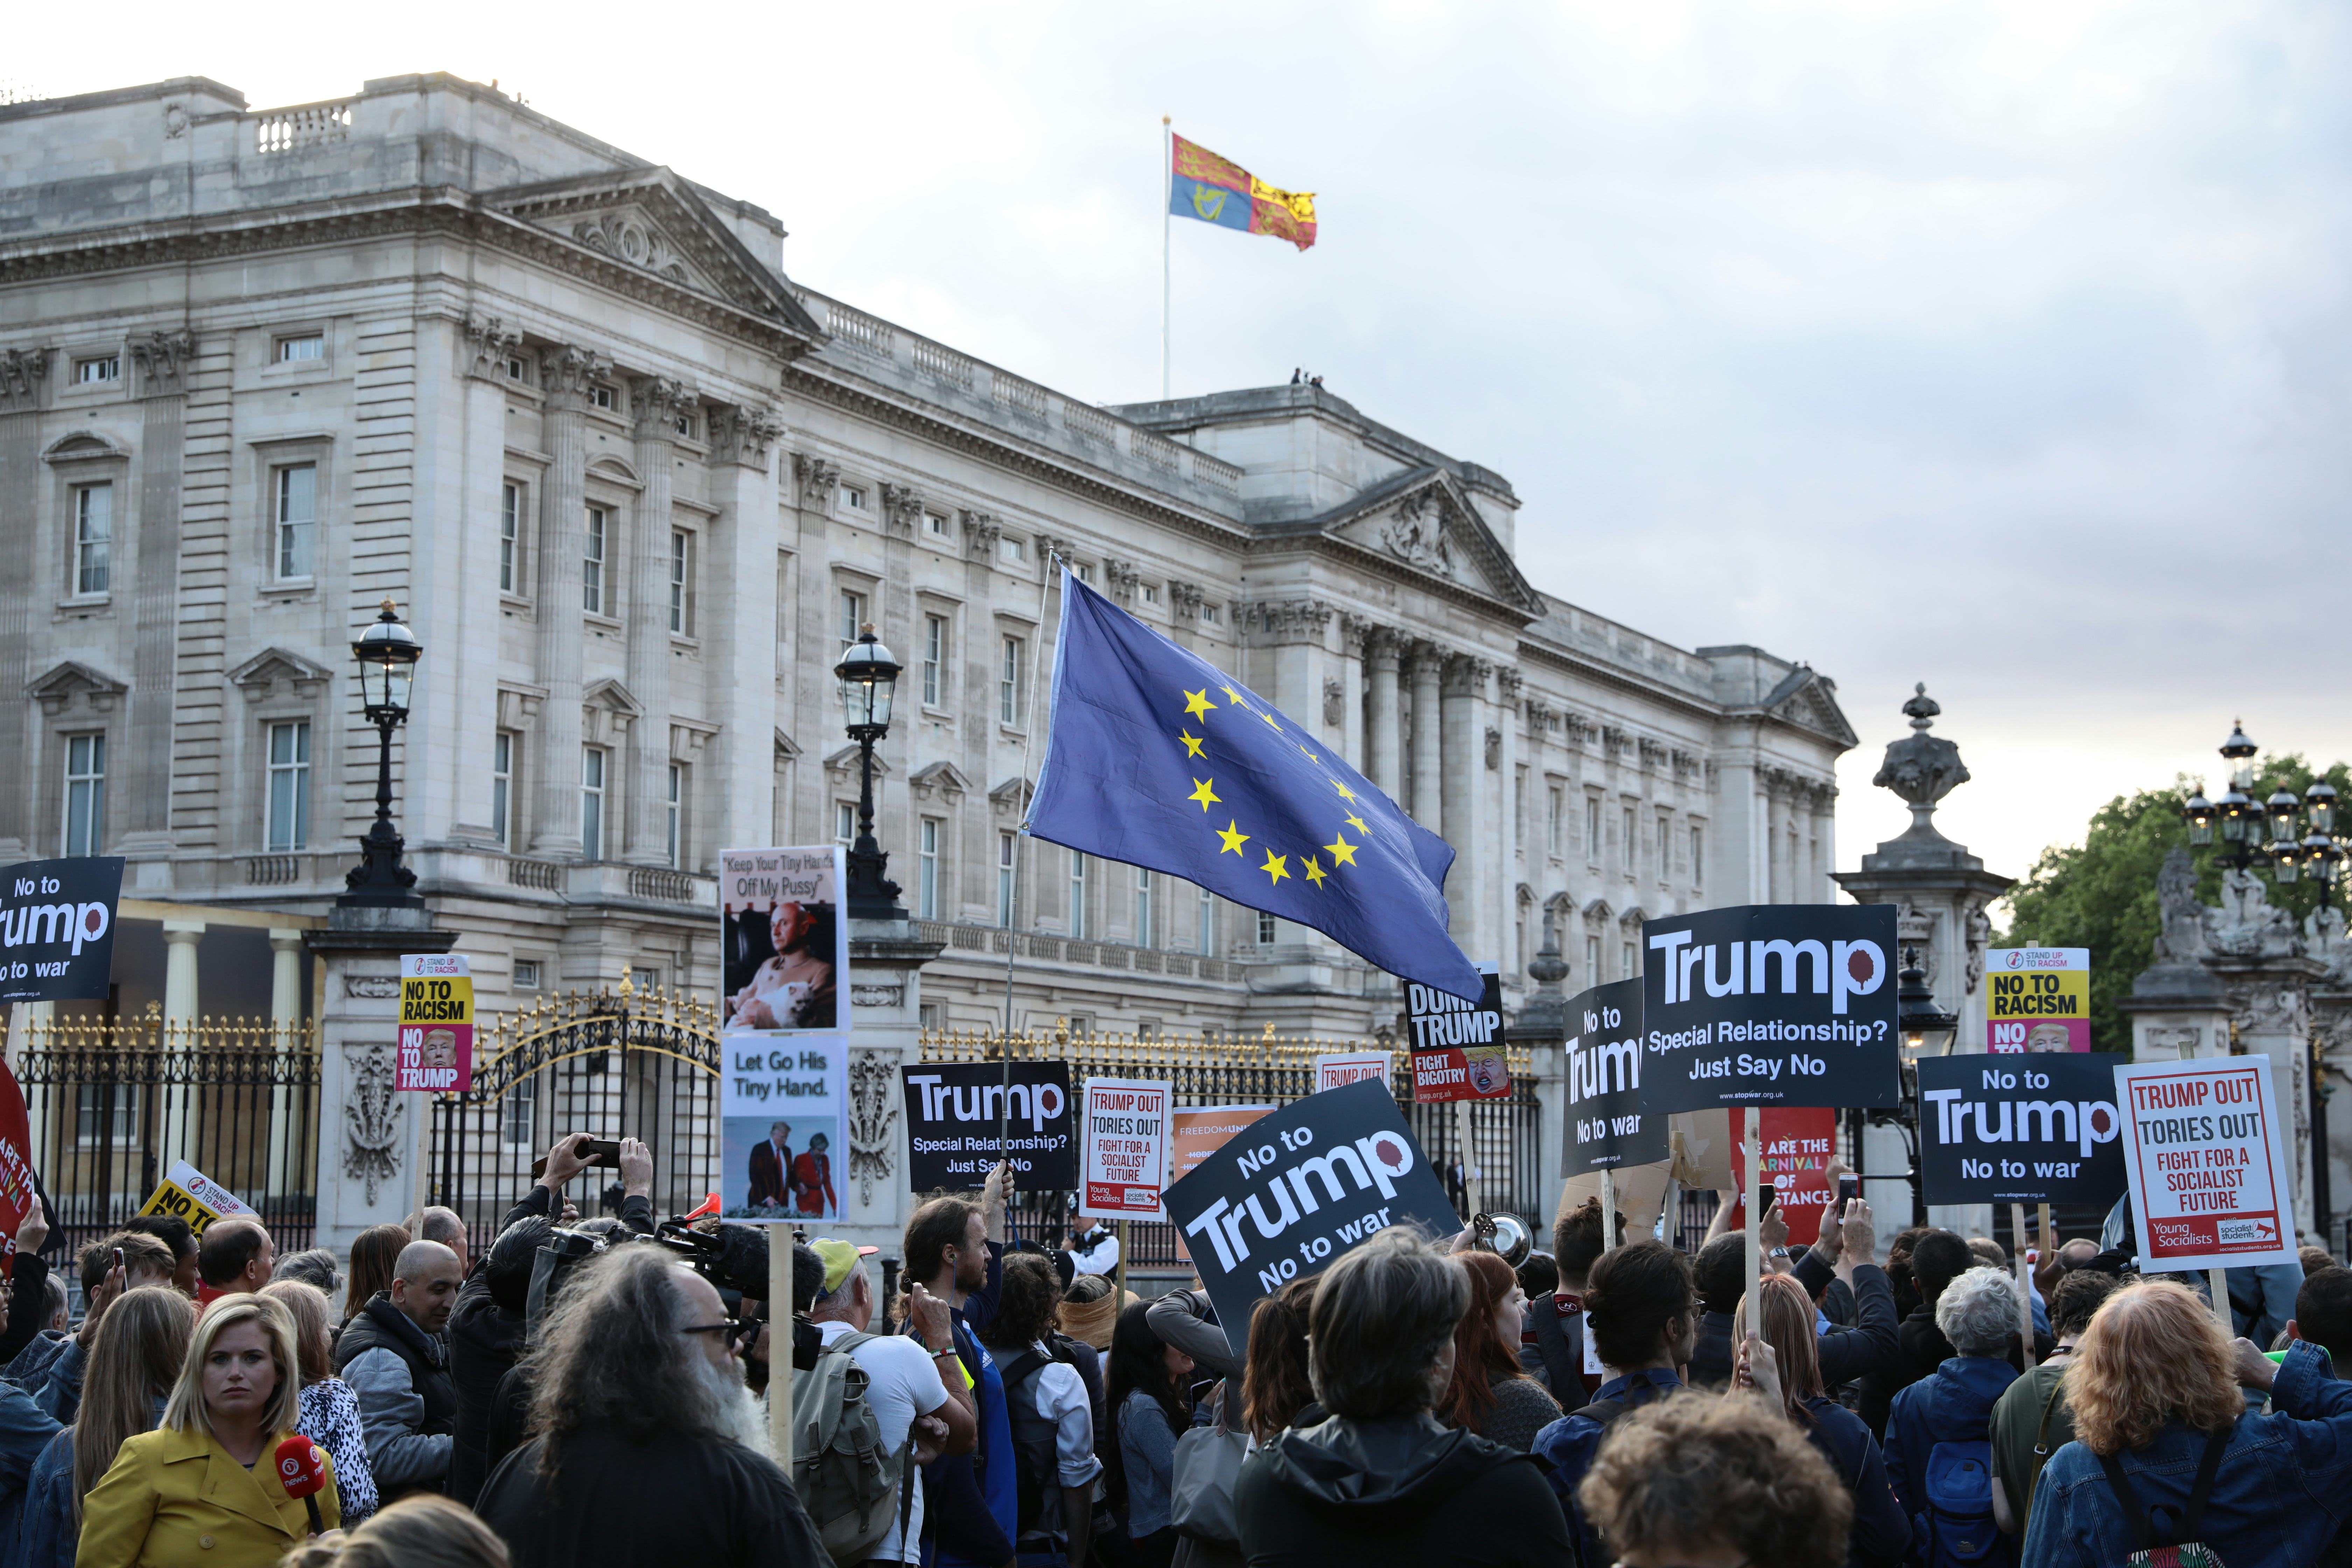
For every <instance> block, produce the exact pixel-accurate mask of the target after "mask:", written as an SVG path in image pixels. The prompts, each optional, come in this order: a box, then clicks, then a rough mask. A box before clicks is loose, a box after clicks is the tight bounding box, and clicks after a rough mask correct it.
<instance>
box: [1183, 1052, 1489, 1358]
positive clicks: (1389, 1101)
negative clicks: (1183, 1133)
mask: <svg viewBox="0 0 2352 1568" xmlns="http://www.w3.org/2000/svg"><path fill="white" fill-rule="evenodd" d="M1166 1202H1167V1207H1168V1217H1169V1219H1170V1220H1171V1222H1173V1223H1174V1225H1175V1226H1176V1233H1177V1235H1179V1236H1181V1237H1183V1239H1184V1242H1185V1244H1186V1247H1187V1249H1188V1250H1190V1251H1191V1253H1192V1267H1193V1268H1196V1269H1198V1270H1199V1271H1200V1275H1201V1282H1202V1284H1203V1285H1205V1286H1207V1287H1208V1291H1209V1300H1211V1301H1212V1302H1213V1303H1215V1305H1216V1309H1217V1321H1218V1322H1219V1323H1220V1324H1221V1325H1223V1329H1224V1331H1225V1338H1226V1340H1227V1341H1228V1342H1231V1344H1232V1345H1233V1347H1234V1354H1235V1355H1241V1354H1244V1353H1245V1352H1246V1350H1247V1345H1248V1337H1249V1321H1250V1310H1251V1309H1252V1308H1253V1307H1255V1305H1256V1304H1257V1300H1258V1298H1260V1297H1261V1296H1268V1295H1271V1294H1273V1293H1274V1292H1275V1291H1276V1290H1278V1289H1282V1287H1283V1286H1285V1285H1286V1284H1288V1283H1289V1282H1290V1281H1291V1280H1293V1279H1299V1278H1301V1277H1303V1276H1305V1275H1309V1274H1317V1273H1320V1272H1321V1271H1322V1270H1323V1269H1325V1268H1329V1267H1330V1264H1331V1260H1332V1259H1333V1258H1338V1257H1339V1256H1341V1255H1342V1254H1344V1253H1346V1252H1347V1251H1349V1249H1350V1248H1352V1247H1360V1246H1361V1245H1362V1244H1363V1243H1364V1242H1366V1241H1368V1240H1370V1238H1371V1237H1374V1236H1376V1235H1378V1234H1379V1233H1380V1232H1381V1230H1383V1229H1385V1228H1386V1227H1388V1226H1392V1225H1406V1224H1418V1225H1421V1226H1423V1227H1424V1228H1426V1229H1428V1230H1430V1231H1432V1232H1433V1233H1438V1234H1445V1235H1451V1234H1452V1233H1453V1232H1454V1231H1455V1230H1458V1229H1459V1228H1460V1227H1461V1224H1462V1222H1461V1220H1460V1218H1459V1217H1458V1216H1456V1215H1455V1214H1454V1205H1453V1204H1452V1202H1451V1201H1449V1200H1448V1199H1447V1197H1446V1195H1445V1188H1444V1184H1442V1183H1440V1182H1439V1181H1438V1179H1437V1177H1436V1175H1435V1174H1434V1173H1433V1172H1432V1171H1431V1170H1430V1168H1429V1162H1428V1161H1427V1160H1425V1159H1423V1157H1422V1152H1421V1146H1420V1145H1419V1144H1417V1143H1415V1142H1413V1141H1412V1133H1411V1132H1409V1131H1406V1130H1405V1124H1404V1115H1403V1113H1402V1111H1400V1110H1398V1109H1397V1102H1396V1097H1395V1096H1394V1095H1392V1094H1391V1093H1390V1092H1389V1090H1388V1086H1387V1085H1385V1084H1379V1083H1370V1082H1365V1083H1351V1084H1349V1085H1348V1086H1346V1087H1345V1088H1343V1089H1326V1090H1324V1091H1323V1092H1322V1093H1321V1094H1310V1095H1308V1096H1307V1098H1306V1099H1304V1100H1293V1101H1292V1102H1291V1103H1290V1104H1288V1105H1286V1106H1284V1107H1283V1108H1282V1109H1281V1110H1277V1111H1276V1112H1275V1113H1274V1114H1273V1115H1271V1116H1266V1117H1263V1118H1261V1119H1259V1120H1258V1121H1255V1122H1253V1123H1251V1124H1250V1126H1249V1127H1248V1128H1247V1129H1246V1130H1244V1131H1242V1132H1241V1133H1239V1134H1238V1135H1237V1136H1235V1137H1234V1138H1233V1139H1231V1140H1230V1141H1228V1142H1226V1143H1225V1144H1224V1145H1223V1147H1221V1148H1219V1149H1218V1150H1217V1151H1216V1152H1214V1153H1213V1154H1211V1155H1209V1156H1208V1157H1207V1158H1206V1159H1204V1160H1202V1162H1201V1163H1200V1164H1199V1165H1197V1166H1195V1167H1194V1168H1193V1170H1192V1174H1190V1175H1188V1176H1186V1177H1184V1178H1183V1179H1182V1180H1181V1181H1179V1182H1177V1183H1176V1184H1175V1185H1173V1186H1171V1187H1170V1188H1169V1189H1168V1193H1167V1198H1166Z"/></svg>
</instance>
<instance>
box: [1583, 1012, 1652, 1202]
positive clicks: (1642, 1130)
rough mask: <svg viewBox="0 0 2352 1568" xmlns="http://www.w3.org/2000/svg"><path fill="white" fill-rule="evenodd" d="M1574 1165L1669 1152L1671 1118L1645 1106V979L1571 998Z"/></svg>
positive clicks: (1594, 1166) (1586, 1167)
mask: <svg viewBox="0 0 2352 1568" xmlns="http://www.w3.org/2000/svg"><path fill="white" fill-rule="evenodd" d="M1568 1026H1569V1027H1570V1028H1571V1029H1573V1030H1575V1031H1576V1033H1575V1034H1574V1035H1572V1036H1570V1038H1569V1042H1568V1169H1567V1172H1566V1174H1569V1175H1571V1176H1572V1175H1574V1174H1576V1173H1578V1172H1580V1171H1598V1170H1602V1169H1608V1168H1613V1167H1616V1166H1620V1165H1646V1164H1649V1163H1652V1162H1653V1161H1656V1160H1663V1159H1664V1158H1666V1156H1667V1152H1668V1150H1667V1144H1666V1119H1665V1118H1664V1116H1653V1115H1645V1114H1644V1113H1643V1110H1642V983H1641V981H1639V980H1638V979H1636V980H1612V981H1611V982H1610V983H1609V984H1606V985H1595V986H1593V987H1592V988H1591V990H1588V991H1584V992H1580V993H1579V994H1577V995H1576V996H1574V997H1572V998H1570V1001H1569V1004H1568Z"/></svg>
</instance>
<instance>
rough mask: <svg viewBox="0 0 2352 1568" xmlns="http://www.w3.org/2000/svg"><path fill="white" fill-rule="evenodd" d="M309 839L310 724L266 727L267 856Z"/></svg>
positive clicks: (302, 722) (295, 847)
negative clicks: (267, 758) (267, 745)
mask: <svg viewBox="0 0 2352 1568" xmlns="http://www.w3.org/2000/svg"><path fill="white" fill-rule="evenodd" d="M309 841H310V721H308V720H302V719H298V720H296V721H294V722H292V723H290V724H272V725H271V726H269V801H268V847H269V850H270V853H272V854H283V853H286V852H287V851H289V850H295V849H299V848H301V847H303V846H304V845H305V844H307V843H308V842H309Z"/></svg>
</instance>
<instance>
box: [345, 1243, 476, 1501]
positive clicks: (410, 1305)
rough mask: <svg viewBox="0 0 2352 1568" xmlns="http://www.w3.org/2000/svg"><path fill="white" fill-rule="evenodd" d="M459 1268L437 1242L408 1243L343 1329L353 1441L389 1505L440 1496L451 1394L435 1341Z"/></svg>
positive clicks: (453, 1403) (461, 1274) (442, 1347)
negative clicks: (355, 1415)
mask: <svg viewBox="0 0 2352 1568" xmlns="http://www.w3.org/2000/svg"><path fill="white" fill-rule="evenodd" d="M465 1274H466V1271H465V1269H464V1268H463V1267H462V1266H461V1265H460V1264H459V1263H458V1261H457V1254H456V1253H454V1252H452V1251H450V1250H449V1249H448V1248H447V1247H444V1246H442V1245H441V1244H440V1243H439V1242H437V1241H412V1242H410V1243H409V1244H408V1245H407V1246H406V1247H403V1248H401V1251H400V1258H399V1260H398V1261H397V1262H396V1263H395V1264H394V1267H393V1273H392V1288H391V1289H388V1290H379V1291H377V1292H376V1293H375V1295H374V1297H373V1298H372V1299H371V1300H369V1301H368V1303H367V1305H366V1306H364V1307H362V1308H361V1309H360V1310H359V1314H358V1315H357V1316H356V1317H354V1318H352V1321H350V1322H348V1323H346V1324H344V1325H343V1335H342V1338H341V1339H340V1340H338V1341H337V1342H335V1368H336V1371H337V1372H338V1373H341V1377H342V1380H343V1381H344V1382H345V1383H348V1384H351V1385H352V1392H353V1393H354V1394H358V1395H359V1405H360V1436H361V1437H362V1440H363V1441H364V1442H365V1443H366V1445H367V1456H368V1468H369V1469H371V1470H372V1471H373V1472H374V1474H375V1484H376V1490H377V1492H378V1493H379V1494H380V1495H381V1496H382V1498H383V1500H384V1501H385V1502H387V1503H389V1502H392V1501H394V1500H396V1499H399V1498H403V1497H407V1496H410V1495H412V1494H414V1493H417V1492H436V1493H437V1492H439V1491H440V1490H441V1489H442V1486H443V1483H444V1482H445V1481H446V1479H447V1478H448V1474H449V1445H450V1434H451V1433H452V1432H454V1431H455V1430H456V1429H457V1387H456V1385H455V1384H452V1383H451V1382H450V1380H449V1351H448V1346H447V1344H446V1342H445V1341H444V1340H443V1339H442V1337H441V1331H442V1330H443V1329H445V1328H446V1327H447V1326H448V1323H449V1311H450V1309H451V1308H452V1307H454V1306H456V1305H457V1287H458V1285H459V1284H460V1283H461V1282H462V1281H463V1280H464V1279H465Z"/></svg>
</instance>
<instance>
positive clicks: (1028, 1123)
mask: <svg viewBox="0 0 2352 1568" xmlns="http://www.w3.org/2000/svg"><path fill="white" fill-rule="evenodd" d="M898 1072H899V1079H900V1083H901V1087H902V1089H903V1090H904V1092H905V1096H906V1106H907V1181H908V1185H910V1186H912V1187H913V1188H914V1190H915V1191H917V1192H919V1193H922V1192H929V1191H930V1190H931V1189H932V1188H934V1187H947V1188H950V1189H961V1190H969V1189H972V1188H977V1187H980V1186H982V1185H984V1184H986V1183H987V1181H988V1173H989V1172H990V1171H991V1170H992V1169H993V1168H994V1167H995V1165H996V1163H997V1162H998V1161H999V1160H1005V1161H1009V1162H1011V1163H1012V1166H1013V1177H1014V1179H1015V1180H1016V1181H1017V1182H1018V1184H1020V1185H1022V1186H1024V1187H1029V1188H1033V1189H1034V1188H1039V1187H1044V1188H1048V1189H1053V1190H1060V1191H1066V1190H1068V1189H1069V1188H1072V1187H1075V1186H1076V1185H1077V1184H1078V1139H1077V1127H1076V1117H1075V1115H1074V1113H1073V1109H1072V1108H1073V1104H1074V1097H1073V1096H1072V1095H1071V1093H1070V1064H1069V1063H1067V1062H1066V1061H1055V1062H1034V1061H1033V1062H1014V1063H1013V1065H1012V1075H1011V1083H1010V1085H1009V1086H1008V1084H1007V1082H1006V1073H1005V1064H1004V1063H1003V1062H925V1063H924V1064H923V1065H922V1066H920V1067H909V1068H899V1069H898ZM1003 1123H1009V1126H1006V1128H1005V1142H1004V1143H1003V1145H1002V1146H1000V1145H999V1144H998V1142H997V1130H998V1128H999V1126H1000V1125H1001V1124H1003Z"/></svg>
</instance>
